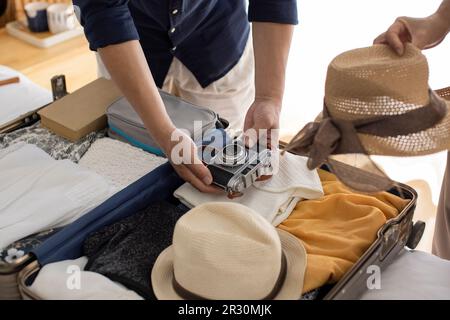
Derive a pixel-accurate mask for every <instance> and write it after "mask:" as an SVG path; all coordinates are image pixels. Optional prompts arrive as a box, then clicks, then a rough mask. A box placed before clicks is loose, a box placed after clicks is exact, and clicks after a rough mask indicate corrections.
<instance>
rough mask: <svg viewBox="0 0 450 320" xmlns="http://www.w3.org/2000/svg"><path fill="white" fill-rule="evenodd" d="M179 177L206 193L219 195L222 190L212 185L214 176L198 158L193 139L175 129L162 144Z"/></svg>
mask: <svg viewBox="0 0 450 320" xmlns="http://www.w3.org/2000/svg"><path fill="white" fill-rule="evenodd" d="M160 145H161V146H162V149H163V151H164V153H165V154H166V156H167V158H168V159H169V161H170V163H171V164H172V166H173V167H174V169H175V171H176V172H177V173H178V175H179V176H180V177H181V178H182V179H183V180H184V181H186V182H189V183H190V184H192V185H193V186H194V187H195V188H196V189H198V190H199V191H201V192H206V193H218V192H220V189H218V188H216V187H214V186H213V185H211V183H212V175H211V172H210V171H209V169H208V168H207V167H206V166H205V165H204V164H203V163H202V161H201V160H200V159H199V157H198V149H197V146H196V145H195V144H194V142H193V141H192V139H191V138H190V137H189V135H187V134H186V133H184V132H183V131H182V130H179V129H174V131H173V132H172V134H171V137H170V136H169V137H168V138H167V139H164V141H163V142H162V143H160Z"/></svg>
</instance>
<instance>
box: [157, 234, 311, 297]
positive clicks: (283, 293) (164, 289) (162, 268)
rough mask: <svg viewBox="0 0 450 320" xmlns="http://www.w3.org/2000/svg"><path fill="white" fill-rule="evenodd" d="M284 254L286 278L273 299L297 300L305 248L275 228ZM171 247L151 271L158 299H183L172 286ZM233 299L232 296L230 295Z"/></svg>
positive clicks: (301, 278)
mask: <svg viewBox="0 0 450 320" xmlns="http://www.w3.org/2000/svg"><path fill="white" fill-rule="evenodd" d="M277 232H278V235H279V237H280V241H281V247H282V249H283V251H284V254H285V256H286V262H287V268H286V279H285V281H284V283H283V285H282V287H281V289H280V291H279V293H278V294H277V295H276V296H275V298H274V300H298V299H300V298H301V296H302V292H303V280H304V275H305V270H306V250H305V248H304V247H303V244H302V243H301V241H300V240H299V239H297V238H296V237H295V236H293V235H291V234H290V233H288V232H286V231H284V230H281V229H277ZM173 274H174V273H173V248H172V246H170V247H168V248H166V249H165V250H164V251H163V252H162V253H161V254H160V255H159V257H158V259H157V260H156V262H155V265H154V267H153V270H152V273H151V282H152V286H153V292H154V293H155V296H156V297H157V298H158V299H159V300H184V299H183V297H181V296H180V295H179V294H178V293H177V292H176V291H175V289H174V287H173ZM230 299H233V297H230Z"/></svg>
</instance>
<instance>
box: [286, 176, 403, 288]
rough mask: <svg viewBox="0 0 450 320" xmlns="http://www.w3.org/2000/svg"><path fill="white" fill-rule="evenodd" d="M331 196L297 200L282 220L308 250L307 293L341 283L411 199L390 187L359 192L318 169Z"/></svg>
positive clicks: (305, 286) (324, 187) (326, 194)
mask: <svg viewBox="0 0 450 320" xmlns="http://www.w3.org/2000/svg"><path fill="white" fill-rule="evenodd" d="M318 173H319V176H320V179H321V181H322V185H323V190H324V193H325V195H324V196H323V197H321V198H319V199H315V200H305V201H301V202H299V203H298V204H297V206H296V207H295V209H294V210H293V212H292V214H291V215H290V216H289V218H288V219H286V220H285V221H283V223H281V224H280V225H279V228H280V229H283V230H285V231H287V232H289V233H291V234H293V235H294V236H296V237H297V238H298V239H299V240H301V241H302V243H303V246H304V247H305V249H306V253H307V264H306V272H305V280H304V283H303V292H308V291H310V290H313V289H316V288H320V287H322V286H324V285H326V284H333V283H336V282H338V281H339V280H340V279H341V278H342V276H343V275H344V274H345V273H346V272H347V271H348V270H349V269H350V268H351V267H352V266H353V265H354V264H355V263H356V262H357V261H358V259H359V258H360V257H361V256H362V255H363V254H364V252H366V250H367V249H368V248H369V247H370V245H371V244H372V243H373V242H374V241H375V240H376V238H377V232H378V230H379V229H380V228H381V227H382V226H383V225H384V224H386V222H387V221H389V220H390V219H392V218H394V217H396V216H397V215H398V214H399V213H400V212H401V210H403V208H404V207H405V205H406V204H407V203H408V202H409V201H408V200H404V199H402V198H400V197H397V196H396V195H393V194H391V193H388V192H380V193H375V194H370V195H369V194H362V193H357V192H354V191H352V190H350V189H349V188H347V187H346V186H345V185H343V184H342V182H340V181H339V180H338V179H337V178H336V176H335V175H334V174H331V173H329V172H327V171H324V170H318Z"/></svg>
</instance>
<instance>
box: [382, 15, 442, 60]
mask: <svg viewBox="0 0 450 320" xmlns="http://www.w3.org/2000/svg"><path fill="white" fill-rule="evenodd" d="M449 26H450V25H449V21H448V19H445V18H444V17H442V16H441V15H440V14H438V13H435V14H433V15H431V16H429V17H426V18H410V17H400V18H397V19H396V20H395V22H394V23H393V24H392V25H391V26H390V27H389V29H388V30H387V31H386V32H384V33H382V34H381V35H379V36H378V37H377V38H376V39H375V40H374V44H387V45H389V46H390V47H391V48H392V49H394V50H395V52H397V54H398V55H400V56H401V55H403V53H404V52H405V44H406V43H412V44H413V45H414V46H416V47H417V48H419V49H421V50H422V49H429V48H433V47H435V46H437V45H438V44H440V43H441V42H442V40H444V38H445V36H446V35H447V33H448V32H449Z"/></svg>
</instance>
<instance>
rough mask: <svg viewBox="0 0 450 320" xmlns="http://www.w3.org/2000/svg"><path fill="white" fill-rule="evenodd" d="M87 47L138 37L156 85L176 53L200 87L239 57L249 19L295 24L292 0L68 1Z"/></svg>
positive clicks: (245, 40) (293, 1) (164, 75)
mask: <svg viewBox="0 0 450 320" xmlns="http://www.w3.org/2000/svg"><path fill="white" fill-rule="evenodd" d="M73 3H74V4H75V5H77V6H78V7H79V8H80V12H81V24H82V25H83V26H84V31H85V34H86V37H87V39H88V41H89V44H90V48H91V50H97V49H98V48H102V47H105V46H108V45H111V44H117V43H122V42H125V41H129V40H140V43H141V46H142V48H143V50H144V53H145V56H146V59H147V62H148V64H149V66H150V70H151V71H152V74H153V77H154V79H155V82H156V85H157V86H158V87H161V86H162V85H163V83H164V79H165V77H166V75H167V72H168V70H169V67H170V64H171V62H172V59H173V57H174V56H175V57H177V58H178V59H179V60H180V61H181V62H182V63H183V64H184V65H185V66H186V67H187V68H188V69H189V70H190V71H191V72H192V73H193V74H194V76H195V77H196V79H197V80H198V82H199V83H200V85H201V86H202V87H206V86H208V85H209V84H210V83H211V82H213V81H215V80H217V79H220V78H221V77H222V76H224V75H225V74H226V73H227V72H228V71H229V70H230V69H231V68H232V67H233V66H234V65H235V64H236V63H237V62H238V61H239V58H240V57H241V55H242V53H243V51H244V49H245V45H246V43H247V39H248V34H249V31H250V26H249V21H258V22H274V23H283V24H297V0H249V6H248V14H247V10H246V9H247V8H246V1H245V0H131V1H127V0H73Z"/></svg>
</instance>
